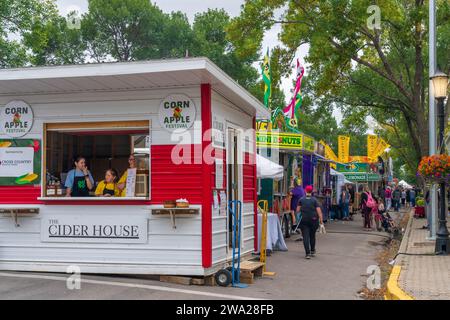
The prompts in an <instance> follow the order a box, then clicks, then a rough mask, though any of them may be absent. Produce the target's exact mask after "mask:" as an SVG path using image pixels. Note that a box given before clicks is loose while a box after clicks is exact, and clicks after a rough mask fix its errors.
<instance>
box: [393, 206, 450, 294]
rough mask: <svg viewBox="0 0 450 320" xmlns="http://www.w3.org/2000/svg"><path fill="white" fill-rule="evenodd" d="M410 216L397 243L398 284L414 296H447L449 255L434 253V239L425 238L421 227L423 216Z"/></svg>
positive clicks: (449, 285)
mask: <svg viewBox="0 0 450 320" xmlns="http://www.w3.org/2000/svg"><path fill="white" fill-rule="evenodd" d="M410 214H411V218H410V219H412V220H410V222H409V223H408V228H407V230H406V232H405V236H404V239H403V242H402V246H401V247H400V251H399V252H400V253H404V252H406V253H408V254H413V255H399V256H398V257H397V259H396V265H400V266H401V271H400V276H399V279H398V285H399V287H400V288H401V289H402V290H403V291H404V292H405V293H407V294H408V295H410V296H412V297H413V298H414V299H417V300H430V299H432V300H437V299H439V300H447V299H450V256H434V255H433V254H434V246H435V241H429V240H427V239H426V238H427V236H428V231H427V230H426V229H423V228H422V227H423V226H424V225H426V223H427V221H426V219H416V218H414V217H412V216H413V212H411V213H410Z"/></svg>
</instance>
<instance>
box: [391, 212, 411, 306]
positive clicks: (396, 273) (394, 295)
mask: <svg viewBox="0 0 450 320" xmlns="http://www.w3.org/2000/svg"><path fill="white" fill-rule="evenodd" d="M413 218H414V215H413V214H412V211H411V212H410V213H409V220H408V225H407V226H406V230H405V235H404V237H403V239H402V242H401V244H400V248H399V252H405V251H406V250H405V249H406V247H407V246H408V240H409V234H410V233H411V226H412V221H413ZM399 260H400V259H398V260H397V261H396V262H395V265H394V267H393V268H392V271H391V274H390V276H389V280H388V282H387V288H386V294H385V296H384V300H414V297H412V296H411V295H409V294H407V293H406V292H405V291H404V290H403V289H402V288H400V286H399V285H398V279H399V278H400V272H401V270H402V267H401V265H400V262H398V261H399Z"/></svg>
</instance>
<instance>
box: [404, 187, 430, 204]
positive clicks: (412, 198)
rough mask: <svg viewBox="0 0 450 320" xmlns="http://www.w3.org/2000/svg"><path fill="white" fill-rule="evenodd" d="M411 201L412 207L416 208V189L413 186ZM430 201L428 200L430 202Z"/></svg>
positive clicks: (410, 195)
mask: <svg viewBox="0 0 450 320" xmlns="http://www.w3.org/2000/svg"><path fill="white" fill-rule="evenodd" d="M429 195H430V193H429V191H428V197H427V198H428V199H429ZM409 201H410V203H411V208H414V207H415V206H416V189H415V188H412V189H411V191H410V192H409ZM428 202H429V201H427V203H428Z"/></svg>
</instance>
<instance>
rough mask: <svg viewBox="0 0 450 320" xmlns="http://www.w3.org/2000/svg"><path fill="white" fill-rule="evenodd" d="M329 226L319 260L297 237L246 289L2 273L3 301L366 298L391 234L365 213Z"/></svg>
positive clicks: (319, 248) (119, 278) (320, 242)
mask: <svg viewBox="0 0 450 320" xmlns="http://www.w3.org/2000/svg"><path fill="white" fill-rule="evenodd" d="M326 228H327V231H328V233H327V234H319V235H318V243H317V256H316V257H315V258H313V259H311V260H306V259H305V253H304V249H303V244H302V242H296V241H295V240H296V239H298V237H299V236H298V235H294V236H292V237H291V238H289V239H287V241H286V244H287V246H288V248H289V251H287V252H279V251H276V252H274V253H273V254H272V255H271V256H270V257H268V264H267V270H268V271H274V272H276V276H275V277H264V278H258V279H257V280H256V281H255V283H254V284H253V285H250V286H249V287H248V288H245V289H238V288H232V287H227V288H222V287H203V286H182V285H176V284H170V283H162V282H159V281H154V280H150V279H144V278H127V277H123V276H107V275H104V276H100V275H82V284H81V289H80V290H68V289H67V287H66V282H65V280H66V277H67V275H65V274H52V273H45V274H44V273H40V274H39V273H31V272H21V273H20V272H6V271H2V272H0V299H88V300H91V299H159V300H164V299H180V300H186V299H194V300H203V299H232V298H233V299H239V298H241V297H251V298H259V299H308V300H310V299H333V300H336V299H339V300H359V299H362V297H361V296H360V295H359V294H358V292H359V291H360V290H361V288H363V287H364V286H365V285H366V281H367V277H368V274H367V268H368V267H369V266H373V265H377V261H376V257H377V255H378V254H379V252H381V251H382V250H383V249H384V242H385V240H386V237H387V236H388V235H387V234H385V233H384V232H377V231H373V232H364V231H363V230H362V229H363V223H362V219H361V215H358V216H355V221H333V222H330V223H328V224H327V225H326ZM199 303H200V305H201V302H199ZM292 308H294V309H295V308H296V305H295V304H293V305H292Z"/></svg>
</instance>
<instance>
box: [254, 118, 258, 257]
mask: <svg viewBox="0 0 450 320" xmlns="http://www.w3.org/2000/svg"><path fill="white" fill-rule="evenodd" d="M253 131H254V134H255V135H254V137H253V138H254V139H253V141H255V145H254V148H253V150H255V153H254V154H253V163H254V164H255V165H254V166H253V183H254V186H255V191H254V192H253V208H254V210H255V215H254V219H253V221H254V224H255V231H254V232H255V243H254V246H255V251H258V190H257V188H258V180H257V179H258V177H257V168H256V117H253Z"/></svg>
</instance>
